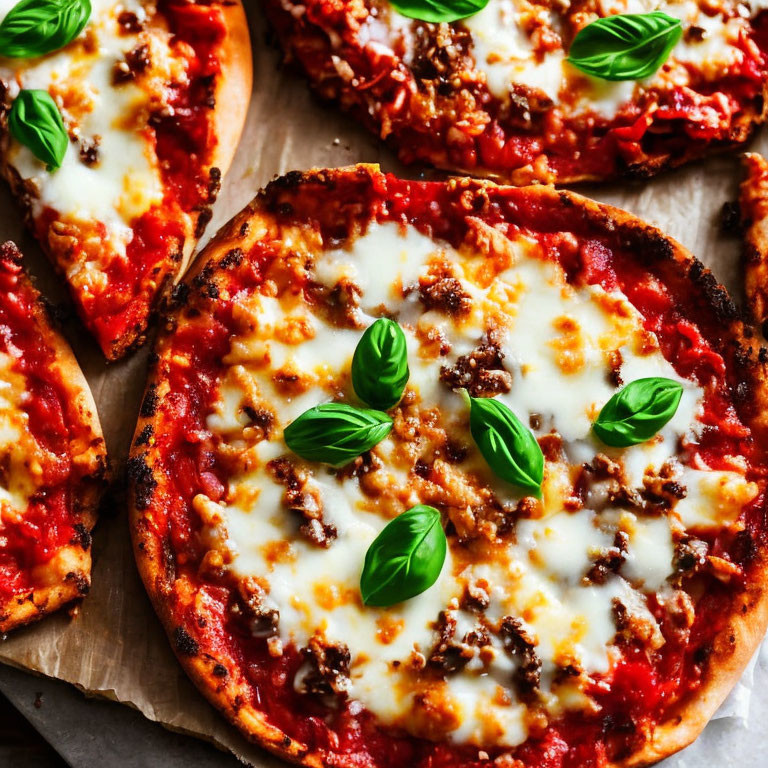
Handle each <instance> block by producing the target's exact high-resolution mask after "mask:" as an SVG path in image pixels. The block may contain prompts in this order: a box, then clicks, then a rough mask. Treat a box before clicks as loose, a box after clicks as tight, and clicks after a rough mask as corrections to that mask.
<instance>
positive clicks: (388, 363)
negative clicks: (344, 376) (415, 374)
mask: <svg viewBox="0 0 768 768" xmlns="http://www.w3.org/2000/svg"><path fill="white" fill-rule="evenodd" d="M409 375H410V374H409V371H408V348H407V344H406V341H405V334H404V333H403V329H402V328H401V327H400V326H399V325H398V324H397V323H396V322H394V321H393V320H387V319H386V318H384V317H382V318H380V319H378V320H377V321H376V322H375V323H374V324H373V325H371V326H370V327H368V328H367V329H366V331H365V333H364V334H363V335H362V337H361V339H360V341H359V342H358V344H357V347H356V349H355V354H354V356H353V358H352V386H353V387H354V389H355V392H356V393H357V396H358V397H359V398H360V399H361V400H362V401H363V402H364V403H368V405H370V406H371V408H378V409H379V410H380V411H386V410H387V409H388V408H391V407H392V406H393V405H396V404H397V403H398V402H399V401H400V398H401V397H402V396H403V390H404V389H405V385H406V384H407V383H408V376H409Z"/></svg>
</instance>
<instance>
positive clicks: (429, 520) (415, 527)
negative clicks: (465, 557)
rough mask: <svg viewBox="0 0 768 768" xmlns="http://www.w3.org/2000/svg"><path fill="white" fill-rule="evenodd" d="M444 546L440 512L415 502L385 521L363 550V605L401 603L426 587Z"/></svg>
mask: <svg viewBox="0 0 768 768" xmlns="http://www.w3.org/2000/svg"><path fill="white" fill-rule="evenodd" d="M447 548H448V545H447V542H446V540H445V531H443V527H442V525H441V523H440V513H439V512H438V511H437V510H436V509H435V508H434V507H428V506H427V505H425V504H418V505H417V506H415V507H411V508H410V509H409V510H408V511H406V512H403V513H402V514H401V515H398V516H397V517H396V518H395V519H394V520H392V521H390V522H389V523H387V525H386V527H385V528H384V530H383V531H382V532H381V533H380V534H379V535H378V536H377V537H376V538H375V539H374V540H373V543H372V544H371V546H370V547H368V551H367V552H366V553H365V563H364V565H363V572H362V574H361V576H360V594H361V595H362V596H363V603H365V605H376V606H388V605H394V604H395V603H402V602H403V600H408V599H409V598H411V597H415V596H416V595H419V594H421V593H422V592H424V590H426V589H429V588H430V587H431V586H432V585H433V584H434V583H435V582H436V581H437V577H438V576H439V575H440V571H441V570H442V568H443V563H444V562H445V553H446V550H447Z"/></svg>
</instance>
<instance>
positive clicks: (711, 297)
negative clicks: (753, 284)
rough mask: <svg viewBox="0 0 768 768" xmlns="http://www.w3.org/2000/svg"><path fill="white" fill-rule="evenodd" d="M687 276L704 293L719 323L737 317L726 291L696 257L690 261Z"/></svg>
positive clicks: (734, 307) (724, 322) (736, 310)
mask: <svg viewBox="0 0 768 768" xmlns="http://www.w3.org/2000/svg"><path fill="white" fill-rule="evenodd" d="M688 278H689V280H690V281H691V282H692V283H693V284H694V285H695V286H696V287H697V288H698V289H699V290H700V291H701V292H702V293H703V294H704V297H705V298H706V300H707V302H708V303H709V304H710V306H711V308H712V309H713V310H714V312H715V318H716V319H717V321H718V322H719V323H720V324H722V325H724V324H726V323H728V322H730V321H731V320H734V319H736V318H737V317H738V314H739V311H738V309H737V308H736V305H735V304H734V303H733V301H732V300H731V297H730V296H729V295H728V292H727V291H726V290H725V288H723V286H722V285H720V283H718V282H717V278H715V276H714V275H713V274H712V272H710V271H709V270H708V269H707V268H706V267H705V266H704V265H703V264H702V263H701V262H700V261H699V260H698V259H694V260H693V261H692V262H691V266H690V268H689V269H688Z"/></svg>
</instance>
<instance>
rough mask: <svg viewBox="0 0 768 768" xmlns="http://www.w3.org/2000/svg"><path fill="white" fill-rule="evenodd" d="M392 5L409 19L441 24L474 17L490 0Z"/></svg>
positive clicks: (393, 0) (408, 0)
mask: <svg viewBox="0 0 768 768" xmlns="http://www.w3.org/2000/svg"><path fill="white" fill-rule="evenodd" d="M390 4H391V5H392V6H393V7H394V9H395V10H396V11H397V12H398V13H399V14H401V15H403V16H407V17H408V18H409V19H418V20H419V21H431V22H433V23H435V24H439V23H440V22H441V21H446V22H451V21H458V20H459V19H466V18H467V16H474V14H476V13H478V12H480V11H482V10H483V8H485V6H486V5H488V0H390Z"/></svg>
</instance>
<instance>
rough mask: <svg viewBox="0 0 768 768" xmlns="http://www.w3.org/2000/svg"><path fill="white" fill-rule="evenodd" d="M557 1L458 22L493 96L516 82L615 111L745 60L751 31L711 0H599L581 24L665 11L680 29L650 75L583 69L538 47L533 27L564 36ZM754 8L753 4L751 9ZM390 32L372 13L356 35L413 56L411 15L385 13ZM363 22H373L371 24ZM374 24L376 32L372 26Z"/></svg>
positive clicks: (497, 8)
mask: <svg viewBox="0 0 768 768" xmlns="http://www.w3.org/2000/svg"><path fill="white" fill-rule="evenodd" d="M562 8H563V11H559V10H558V6H556V5H550V4H543V3H542V4H533V3H529V2H526V0H489V2H488V4H487V5H486V6H485V7H484V8H483V9H482V10H481V11H480V12H479V13H476V14H474V15H472V16H470V17H468V18H466V19H464V20H463V21H461V22H458V23H459V24H460V26H462V27H464V28H465V29H467V30H468V31H469V32H470V34H471V37H472V43H471V54H472V57H473V59H474V62H475V67H476V70H477V72H478V73H479V75H480V77H481V78H482V79H483V80H484V81H485V83H486V85H487V87H488V90H489V91H490V92H491V93H492V94H493V95H494V96H495V97H496V98H498V99H501V100H504V101H506V100H508V99H509V97H510V93H511V90H512V88H513V86H516V87H521V88H524V89H527V90H531V91H534V92H539V93H540V94H543V95H544V96H545V97H546V98H547V99H549V100H551V101H552V102H553V103H555V104H559V103H562V104H564V105H566V106H568V105H570V107H571V108H572V110H573V111H574V112H586V111H590V112H595V113H597V114H598V115H600V116H602V117H605V118H607V119H610V118H612V117H613V116H614V115H616V114H617V113H618V112H619V111H620V109H621V108H622V106H624V105H625V104H627V103H628V102H630V101H631V100H632V99H633V97H635V96H637V95H638V94H639V92H640V91H642V90H645V89H648V88H651V87H653V88H660V89H662V90H663V89H665V88H667V87H670V86H673V85H674V86H680V85H682V86H685V85H688V84H689V83H691V74H690V72H689V69H688V67H691V68H693V69H694V70H695V72H696V73H697V74H696V77H697V78H698V77H702V78H703V79H704V80H705V81H713V80H716V79H719V78H722V77H725V76H727V74H728V73H729V71H731V70H733V68H735V67H737V66H738V65H739V64H740V63H741V62H742V61H743V51H742V50H741V48H740V46H739V36H740V35H741V34H743V33H744V32H745V31H747V30H748V21H747V20H746V19H744V18H742V17H741V16H739V15H733V12H732V9H730V8H725V9H724V10H723V11H722V13H715V14H714V15H711V14H712V11H711V10H710V8H711V6H710V5H706V6H705V5H704V3H701V4H700V3H697V2H694V0H602V2H600V3H599V4H598V10H599V14H598V13H597V12H592V13H591V14H590V13H587V14H586V16H587V17H586V18H585V19H584V21H583V22H582V21H581V19H580V21H579V23H580V24H582V23H583V24H586V23H589V22H591V21H594V20H595V19H597V18H598V16H608V15H613V14H617V13H648V12H650V11H654V10H660V11H664V12H665V13H667V14H668V15H670V16H673V17H676V18H679V19H680V20H681V21H682V23H683V30H684V32H685V31H686V30H689V29H694V30H695V32H694V34H691V35H686V34H684V35H683V37H682V38H681V40H680V41H679V42H678V44H677V45H676V46H675V48H674V49H673V50H672V52H671V54H670V57H669V59H668V61H667V63H666V65H665V66H664V67H663V68H662V69H660V70H659V71H658V72H657V73H656V74H654V75H653V76H652V77H650V78H648V79H646V80H644V81H641V82H639V83H635V82H634V81H623V82H608V81H604V80H600V79H598V78H593V77H589V76H586V75H584V74H583V73H581V72H579V71H578V70H576V69H575V68H574V67H572V66H571V65H570V64H569V63H568V62H567V61H566V55H567V52H566V51H565V50H564V49H563V48H562V46H559V47H558V46H556V47H554V48H553V49H552V50H548V51H539V50H537V48H536V42H535V38H534V36H533V30H539V29H542V30H545V31H546V32H547V33H548V34H549V35H550V36H556V35H557V36H561V37H562V36H564V37H566V38H567V37H568V36H569V35H571V34H573V32H571V31H570V28H569V27H570V24H571V23H572V22H570V21H569V20H566V18H565V16H564V15H561V14H571V13H572V8H571V6H570V5H569V4H568V3H565V4H563V5H562ZM757 10H758V7H753V11H754V12H756V11H757ZM388 19H389V28H388V34H385V33H384V32H383V31H382V21H381V19H379V18H372V19H371V21H370V23H369V25H367V26H364V27H363V31H362V33H361V40H362V42H363V44H366V43H367V42H368V41H369V40H374V41H376V44H378V45H382V44H385V43H386V42H388V43H389V45H390V46H394V45H396V44H397V41H399V42H400V44H401V45H403V46H404V47H405V51H406V53H405V55H404V60H405V61H406V62H409V61H410V60H411V59H412V58H413V49H414V46H415V44H416V43H415V38H414V36H413V34H412V33H411V31H410V29H409V27H411V26H412V25H411V24H409V22H408V20H406V19H405V18H404V17H402V16H399V14H397V13H396V12H395V11H394V10H392V11H391V12H390V14H389V15H388ZM368 26H370V27H371V29H368ZM374 29H375V32H374V31H373V30H374Z"/></svg>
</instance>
